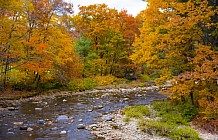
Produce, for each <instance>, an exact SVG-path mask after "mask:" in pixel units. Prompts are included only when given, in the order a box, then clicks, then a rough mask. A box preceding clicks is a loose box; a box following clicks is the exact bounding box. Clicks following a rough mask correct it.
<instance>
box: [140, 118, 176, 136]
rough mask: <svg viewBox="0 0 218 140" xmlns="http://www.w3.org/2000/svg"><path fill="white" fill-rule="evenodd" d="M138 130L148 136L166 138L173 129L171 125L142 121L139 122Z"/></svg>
mask: <svg viewBox="0 0 218 140" xmlns="http://www.w3.org/2000/svg"><path fill="white" fill-rule="evenodd" d="M139 126H140V129H141V130H142V131H144V132H146V133H148V134H151V135H153V133H156V134H158V135H161V136H167V135H168V133H170V132H171V130H172V129H173V128H174V126H173V125H170V124H168V123H164V122H160V121H145V120H144V121H142V122H139Z"/></svg>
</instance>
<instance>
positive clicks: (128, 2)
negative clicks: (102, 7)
mask: <svg viewBox="0 0 218 140" xmlns="http://www.w3.org/2000/svg"><path fill="white" fill-rule="evenodd" d="M65 1H67V2H70V3H73V5H74V12H75V14H77V13H78V12H79V8H78V5H82V6H88V5H90V4H102V3H105V4H107V5H108V6H109V7H110V8H115V9H117V10H119V11H120V10H122V9H125V10H127V12H128V14H132V15H133V16H136V15H137V14H138V13H139V12H140V11H142V10H144V9H146V5H147V2H144V1H142V0H65Z"/></svg>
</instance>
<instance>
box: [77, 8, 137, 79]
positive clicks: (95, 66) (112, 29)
mask: <svg viewBox="0 0 218 140" xmlns="http://www.w3.org/2000/svg"><path fill="white" fill-rule="evenodd" d="M73 24H74V26H75V29H76V31H77V34H79V35H80V37H82V38H86V39H89V40H90V41H91V45H90V47H89V50H88V52H89V54H87V58H90V59H89V60H87V61H86V62H87V63H86V64H85V65H86V66H87V70H88V71H89V72H91V71H92V72H94V73H90V74H91V75H93V74H100V75H107V74H112V75H116V76H119V75H121V76H122V77H123V75H124V73H126V71H127V70H126V69H128V68H129V67H131V66H130V64H131V61H130V60H129V58H128V56H129V55H130V54H131V53H132V43H133V41H134V39H135V34H136V33H137V26H138V24H137V22H136V20H135V19H134V17H132V16H131V15H128V14H127V12H126V11H121V12H120V13H119V12H118V11H117V10H115V9H111V8H108V7H107V5H105V4H99V5H90V6H81V7H80V12H79V14H78V15H76V16H75V17H74V18H73ZM128 65H129V66H128Z"/></svg>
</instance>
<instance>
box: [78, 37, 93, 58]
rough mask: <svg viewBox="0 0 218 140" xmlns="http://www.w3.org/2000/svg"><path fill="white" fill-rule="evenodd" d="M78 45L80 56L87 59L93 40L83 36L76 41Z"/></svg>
mask: <svg viewBox="0 0 218 140" xmlns="http://www.w3.org/2000/svg"><path fill="white" fill-rule="evenodd" d="M76 43H77V45H76V51H77V52H78V53H79V54H80V57H81V58H83V57H86V56H87V55H88V52H89V48H90V46H91V40H90V39H88V38H85V37H83V36H82V37H80V38H78V39H77V40H76Z"/></svg>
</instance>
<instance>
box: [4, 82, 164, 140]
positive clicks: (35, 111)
mask: <svg viewBox="0 0 218 140" xmlns="http://www.w3.org/2000/svg"><path fill="white" fill-rule="evenodd" d="M164 99H166V96H164V95H161V94H160V93H158V88H157V87H156V86H153V87H140V88H116V89H97V90H92V91H85V92H77V93H73V92H67V91H63V92H59V93H57V94H56V93H55V94H54V95H51V96H39V97H31V98H28V99H25V100H24V101H21V102H19V101H17V102H19V103H18V104H16V103H14V102H12V101H11V102H12V104H9V105H10V106H5V108H4V110H2V111H0V140H5V139H7V140H14V139H16V140H23V139H28V140H32V139H34V140H39V139H57V140H59V139H60V140H64V139H66V140H78V139H82V140H90V139H93V140H94V139H101V137H98V136H96V135H94V134H92V133H90V131H89V130H87V129H86V128H87V126H89V125H91V124H95V123H98V122H99V118H100V117H101V116H102V115H105V114H108V113H111V112H114V111H116V110H119V109H121V108H123V107H125V106H128V105H135V104H144V105H145V104H150V103H152V102H153V101H155V100H164Z"/></svg>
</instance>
